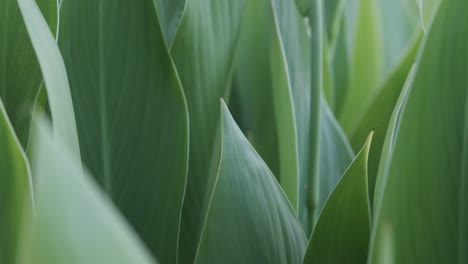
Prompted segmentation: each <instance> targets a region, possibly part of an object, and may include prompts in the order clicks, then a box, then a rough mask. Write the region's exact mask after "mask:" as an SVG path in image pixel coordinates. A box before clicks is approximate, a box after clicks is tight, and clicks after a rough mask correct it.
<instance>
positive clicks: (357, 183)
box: [303, 132, 373, 264]
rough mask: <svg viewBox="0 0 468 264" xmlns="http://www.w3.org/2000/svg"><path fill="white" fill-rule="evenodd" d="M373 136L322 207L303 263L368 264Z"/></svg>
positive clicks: (370, 136)
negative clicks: (370, 152)
mask: <svg viewBox="0 0 468 264" xmlns="http://www.w3.org/2000/svg"><path fill="white" fill-rule="evenodd" d="M372 134H373V132H371V134H370V135H369V137H368V139H367V141H366V143H365V145H364V147H363V148H362V150H361V151H360V152H359V153H358V155H357V157H356V159H355V160H354V161H353V163H352V164H351V165H350V167H349V168H348V170H347V171H346V172H345V174H344V175H343V177H342V178H341V180H340V181H339V182H338V184H337V185H336V187H335V189H334V190H333V192H332V193H331V195H330V197H329V198H328V200H327V203H326V204H325V206H324V207H323V209H322V212H321V213H320V216H319V219H318V221H317V224H316V225H315V228H314V231H313V233H312V237H311V238H310V241H309V245H308V248H307V252H306V255H305V257H304V262H303V263H305V264H308V263H331V264H335V263H365V262H366V259H367V248H368V245H369V238H370V230H371V223H370V207H369V194H368V191H367V158H368V156H369V148H370V145H371V141H372Z"/></svg>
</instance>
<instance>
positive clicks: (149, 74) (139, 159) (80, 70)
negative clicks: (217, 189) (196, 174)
mask: <svg viewBox="0 0 468 264" xmlns="http://www.w3.org/2000/svg"><path fill="white" fill-rule="evenodd" d="M60 19H61V24H60V32H59V36H60V39H59V45H60V49H61V51H62V54H63V57H64V60H65V64H66V66H67V71H68V74H69V80H70V87H71V91H72V95H73V105H74V108H75V110H76V120H77V126H78V132H79V137H80V147H81V151H82V157H83V161H84V164H85V165H86V166H87V167H88V168H89V170H90V171H91V174H92V175H93V176H95V177H96V179H97V181H98V183H99V184H100V185H101V186H102V187H103V188H104V190H105V191H106V192H107V194H108V195H109V196H110V197H111V198H112V200H113V201H114V203H115V204H116V205H117V206H118V208H119V209H120V210H121V211H122V212H123V214H124V215H125V216H126V218H127V219H128V220H129V222H130V223H131V224H132V225H133V226H134V227H135V229H136V231H137V232H138V234H140V236H141V237H142V239H143V241H144V242H145V243H146V244H147V246H148V247H149V248H150V250H151V251H152V252H153V254H155V255H156V256H157V257H158V259H159V260H160V261H161V262H162V263H175V262H176V259H177V245H178V234H179V223H180V215H181V207H182V199H183V195H184V189H185V184H186V173H187V158H188V116H187V109H186V105H185V101H184V96H183V92H182V89H181V85H180V82H179V79H178V76H177V74H176V71H175V69H174V67H173V62H172V60H171V58H170V57H169V54H168V50H167V48H166V46H165V43H164V38H163V35H162V32H161V29H160V27H159V22H158V18H157V13H156V10H155V6H154V3H153V2H152V1H151V0H137V1H124V0H119V1H115V0H112V1H111V0H103V1H94V0H83V1H63V2H62V5H61V16H60Z"/></svg>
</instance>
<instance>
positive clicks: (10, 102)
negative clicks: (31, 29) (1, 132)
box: [0, 0, 57, 148]
mask: <svg viewBox="0 0 468 264" xmlns="http://www.w3.org/2000/svg"><path fill="white" fill-rule="evenodd" d="M36 2H37V4H38V5H39V7H40V8H41V11H42V13H43V14H44V17H45V18H46V20H47V22H48V23H49V26H50V28H51V30H52V31H53V32H55V28H56V24H57V1H56V0H37V1H36ZM0 25H1V26H0V36H1V39H0V58H1V59H0V97H1V98H2V100H3V102H4V104H5V108H6V111H7V113H8V116H9V117H10V120H11V123H12V124H13V127H14V129H15V131H16V134H17V135H18V138H19V140H20V142H21V144H22V146H23V147H24V148H25V147H26V145H27V143H28V137H29V127H30V123H31V110H32V106H33V104H34V99H35V98H36V94H37V92H38V90H39V87H40V85H41V82H42V76H41V70H40V68H39V64H38V62H37V58H36V55H35V53H34V50H33V47H32V45H31V42H30V40H29V37H28V33H27V31H26V28H25V25H24V22H23V19H22V17H21V12H20V10H19V8H18V3H17V0H2V1H0Z"/></svg>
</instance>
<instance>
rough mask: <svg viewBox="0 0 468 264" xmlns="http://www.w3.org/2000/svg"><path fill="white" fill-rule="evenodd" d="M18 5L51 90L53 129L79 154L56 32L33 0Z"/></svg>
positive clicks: (50, 102) (22, 0) (20, 0)
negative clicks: (54, 33)
mask: <svg viewBox="0 0 468 264" xmlns="http://www.w3.org/2000/svg"><path fill="white" fill-rule="evenodd" d="M18 5H19V7H20V10H21V14H22V16H23V19H24V23H25V25H26V29H27V31H28V34H29V38H30V39H31V43H32V46H33V48H34V51H35V53H36V56H37V60H38V62H39V65H40V69H41V72H42V76H43V78H44V85H45V87H46V88H47V91H48V92H47V95H48V102H49V105H50V110H51V115H52V119H53V129H54V133H55V134H56V135H57V136H58V137H60V138H62V139H63V140H64V142H65V143H66V144H67V145H68V146H69V148H70V149H71V150H72V151H73V153H74V154H75V155H76V156H77V157H80V150H79V143H78V135H77V129H76V123H75V114H74V109H73V103H72V99H71V94H70V88H69V85H68V78H67V72H66V70H65V65H64V62H63V59H62V55H61V54H60V51H59V49H58V46H57V43H56V41H55V38H54V35H53V34H52V32H51V31H50V28H49V27H48V25H47V21H46V20H45V19H44V17H43V16H42V14H41V11H40V9H39V7H38V6H37V4H36V2H35V1H34V0H18ZM23 78H24V77H23ZM37 89H39V86H38V87H37Z"/></svg>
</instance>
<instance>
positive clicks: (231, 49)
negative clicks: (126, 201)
mask: <svg viewBox="0 0 468 264" xmlns="http://www.w3.org/2000/svg"><path fill="white" fill-rule="evenodd" d="M166 1H172V0H166ZM246 2H247V1H246V0H236V1H232V0H186V3H185V5H186V6H185V10H184V12H183V15H182V18H181V19H180V25H179V27H178V29H177V32H176V33H175V36H174V40H173V41H172V46H171V49H170V51H171V55H172V57H173V58H174V62H175V65H176V67H177V71H178V73H179V76H180V80H181V81H182V86H183V89H184V91H185V95H186V97H187V103H188V109H189V113H190V161H189V176H188V180H187V192H186V195H185V199H184V208H183V213H182V215H183V217H182V224H181V240H180V241H181V244H180V245H179V249H180V250H179V252H180V254H179V257H180V261H181V263H192V262H193V260H194V257H195V252H196V249H197V244H198V241H199V238H200V232H201V228H202V226H203V217H204V213H205V210H206V205H207V201H208V199H209V195H210V193H211V190H212V183H213V182H214V180H213V179H214V178H215V176H216V164H218V160H217V159H218V158H219V120H220V119H219V98H221V97H225V96H227V95H228V94H229V92H230V91H229V90H230V89H229V88H230V85H231V81H232V75H233V64H234V53H235V48H236V46H237V43H238V38H239V32H240V28H241V19H242V17H243V14H244V7H245V3H246Z"/></svg>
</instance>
